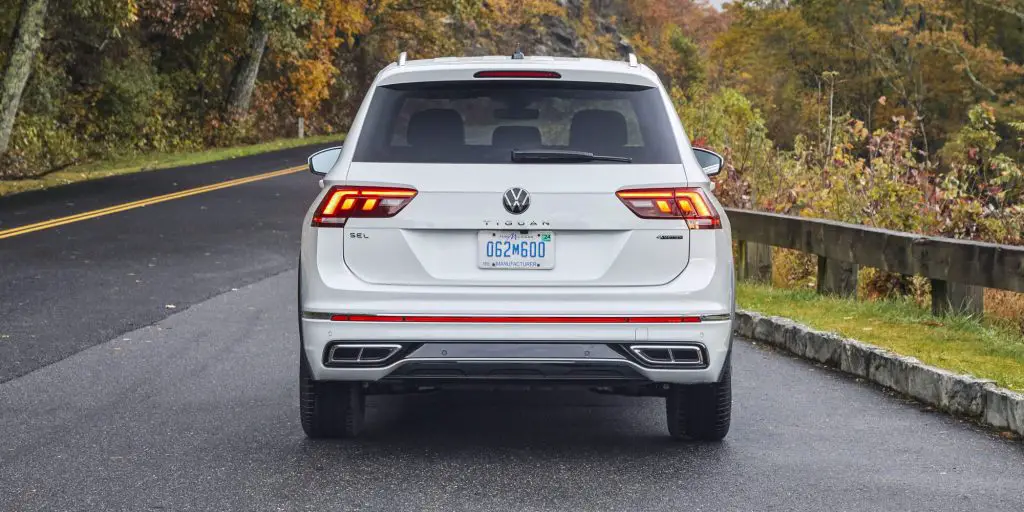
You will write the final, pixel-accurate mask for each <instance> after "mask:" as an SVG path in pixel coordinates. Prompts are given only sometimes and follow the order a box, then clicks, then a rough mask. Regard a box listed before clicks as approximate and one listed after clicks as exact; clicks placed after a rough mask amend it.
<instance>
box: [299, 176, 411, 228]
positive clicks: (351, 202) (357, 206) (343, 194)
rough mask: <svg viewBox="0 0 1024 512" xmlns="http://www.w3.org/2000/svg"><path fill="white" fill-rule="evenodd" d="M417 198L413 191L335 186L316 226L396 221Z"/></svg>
mask: <svg viewBox="0 0 1024 512" xmlns="http://www.w3.org/2000/svg"><path fill="white" fill-rule="evenodd" d="M414 197H416V190H415V189H411V188H399V187H348V186H334V187H332V188H331V190H330V191H329V192H327V195H325V196H324V198H323V200H322V201H320V206H319V207H317V209H316V213H315V214H314V215H313V225H314V226H319V227H341V226H344V225H345V221H346V220H348V219H350V218H352V217H394V216H395V215H397V214H398V212H400V211H402V208H405V206H406V205H407V204H409V201H412V198H414Z"/></svg>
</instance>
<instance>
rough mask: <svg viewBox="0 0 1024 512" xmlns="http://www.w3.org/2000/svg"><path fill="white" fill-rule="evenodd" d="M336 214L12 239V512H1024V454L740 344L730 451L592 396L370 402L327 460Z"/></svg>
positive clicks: (155, 221) (4, 454) (271, 186)
mask: <svg viewBox="0 0 1024 512" xmlns="http://www.w3.org/2000/svg"><path fill="white" fill-rule="evenodd" d="M304 152H305V151H301V153H304ZM275 158H278V159H281V160H284V161H281V162H277V161H273V162H272V160H273V159H275ZM297 158H298V154H297V153H293V154H289V155H285V156H281V155H275V156H270V157H264V158H255V159H250V160H248V161H246V162H244V163H239V162H237V161H236V162H233V163H229V164H220V165H222V166H238V167H237V168H234V169H235V170H234V171H230V172H228V171H223V172H225V174H230V175H231V177H237V176H240V175H245V173H249V174H256V173H258V172H265V171H269V170H274V169H276V168H282V167H287V166H290V165H294V164H295V163H296V160H297ZM196 171H205V169H199V170H197V169H192V170H190V171H183V170H174V171H159V172H154V173H149V174H150V175H151V176H152V177H147V176H145V175H139V177H135V178H133V179H135V180H141V181H140V183H139V184H138V186H139V193H140V194H141V193H142V192H143V191H145V190H147V185H146V184H145V183H146V181H147V180H149V179H152V180H153V183H151V184H150V185H149V187H152V189H153V193H152V194H153V195H156V194H159V193H164V192H166V191H167V190H168V189H166V188H164V189H161V188H160V184H161V183H164V180H165V179H166V180H169V181H168V183H173V182H174V181H173V179H177V178H178V177H180V179H181V180H184V179H190V178H192V177H191V176H186V175H189V174H199V173H198V172H196ZM161 173H166V174H161ZM212 174H213V173H211V174H209V175H208V174H204V177H206V178H207V179H228V178H229V177H228V176H221V177H220V178H215V177H211V175H212ZM182 182H183V181H182ZM179 183H181V182H179ZM196 184H200V183H193V184H192V185H190V186H195V185H196ZM165 185H166V184H165ZM91 186H94V187H96V185H91ZM110 186H111V187H113V185H110ZM179 186H182V185H179ZM96 191H97V192H96V193H97V194H100V195H102V194H108V193H109V194H111V195H110V197H107V198H106V200H103V198H99V199H96V198H91V199H89V201H93V204H94V205H97V206H91V207H102V206H108V205H109V204H112V203H111V201H117V200H122V199H123V200H132V199H137V198H138V197H134V196H133V197H127V198H121V197H118V196H117V194H116V193H113V192H108V191H107V188H104V187H97V188H96ZM67 193H68V192H66V191H62V192H60V193H55V194H54V196H56V197H57V198H50V196H47V195H45V194H44V195H40V196H37V200H36V201H33V202H23V203H22V205H21V206H20V207H19V208H21V210H20V211H22V212H23V213H21V214H20V215H21V216H20V217H18V218H19V219H28V218H29V217H31V216H32V215H36V217H35V218H34V220H41V219H42V218H46V217H45V216H43V217H39V213H38V212H39V211H43V212H45V211H47V210H48V209H50V208H53V207H55V206H56V203H58V202H59V201H60V200H61V199H60V198H59V197H60V195H61V194H67ZM315 193H316V184H315V180H314V179H313V178H312V177H310V176H307V175H302V174H296V175H289V176H284V177H280V178H274V179H271V180H266V181H260V182H256V183H250V184H246V185H241V186H239V187H235V188H232V189H225V190H220V191H216V192H211V193H209V194H203V195H199V196H193V197H188V198H183V199H180V200H176V201H171V202H167V203H162V204H159V205H154V206H150V207H146V208H142V209H137V210H132V211H129V212H124V213H119V214H115V215H110V216H107V217H102V218H98V219H92V220H88V221H84V222H80V223H75V224H69V225H67V226H63V227H61V228H57V229H53V230H46V231H40V232H36V233H30V234H27V235H23V236H18V237H13V238H8V239H5V240H0V335H3V336H4V337H2V338H0V372H2V373H0V376H3V378H4V380H5V381H6V382H3V383H0V510H3V511H6V510H14V511H20V510H130V511H137V510H204V511H205V510H467V511H488V510H496V511H509V510H713V511H721V510H780V511H790V510H813V511H824V510H850V511H853V510H857V511H865V510H866V511H874V510H879V511H897V510H950V511H953V510H955V511H966V510H1000V511H1003V510H1005V511H1010V510H1024V445H1022V444H1021V443H1020V442H1016V441H1007V440H1004V439H1001V438H1000V437H998V436H996V435H995V434H993V433H991V432H989V431H986V430H983V429H980V428H978V427H975V426H973V425H971V424H969V423H965V422H962V421H959V420H955V419H952V418H949V417H947V416H945V415H942V414H936V413H933V412H929V411H927V410H925V409H923V408H922V407H921V406H919V405H917V404H915V403H913V402H908V401H905V400H902V399H899V398H896V397H893V396H891V395H890V394H888V393H886V392H884V391H882V390H880V389H879V388H877V387H874V386H871V385H867V384H864V383H860V382H857V381H855V380H853V379H851V378H849V377H846V376H843V375H840V374H837V373H834V372H832V371H830V370H827V369H823V368H819V367H816V366H814V365H811V364H808V363H806V362H803V361H799V360H795V359H791V358H789V357H787V356H785V355H782V354H778V353H775V352H771V351H767V350H765V349H762V348H761V347H758V346H755V345H753V344H750V343H749V342H746V341H743V340H740V341H739V342H738V343H737V352H736V354H735V360H734V364H735V372H736V373H735V376H734V385H735V394H734V422H733V430H732V432H731V434H730V435H729V437H728V438H727V439H726V441H725V442H723V443H720V444H680V443H673V442H670V441H668V440H667V439H666V437H665V426H664V412H663V406H662V403H661V401H660V400H658V399H653V398H652V399H646V398H645V399H635V398H624V397H607V396H600V395H595V394H590V393H587V392H575V391H574V392H559V393H548V394H538V393H512V392H506V393H500V394H496V393H437V394H429V395H416V396H404V397H372V398H371V399H370V402H369V417H368V433H367V435H366V436H365V437H364V438H361V439H358V440H353V441H340V442H313V441H308V440H306V439H305V438H304V436H303V434H302V430H301V428H300V426H299V422H298V411H297V399H298V383H297V375H296V372H297V364H298V361H297V350H296V344H297V336H296V333H295V329H296V322H295V316H296V315H295V311H294V308H295V295H294V293H295V292H294V282H295V271H294V266H295V259H296V255H297V254H296V253H297V240H298V222H299V218H300V217H301V215H302V213H303V212H304V210H305V208H306V206H307V204H308V202H309V200H310V198H311V197H312V196H313V195H314V194H315ZM128 196H131V194H128ZM70 197H71V196H67V197H66V198H65V199H64V200H65V201H66V200H67V198H70ZM90 197H91V196H90ZM20 201H25V200H24V199H20ZM82 201H86V199H81V200H77V201H76V204H81V202H82ZM40 205H41V206H40ZM15 206H17V205H15ZM75 207H76V206H72V207H68V208H75ZM83 208H90V207H83ZM14 209H15V207H14V206H11V202H7V203H4V202H0V218H2V219H4V220H5V222H8V225H7V226H4V227H10V225H11V224H13V225H18V224H20V223H26V222H30V221H18V222H11V221H9V219H10V218H12V217H11V212H12V211H14ZM34 212H35V213H34ZM68 213H74V212H73V211H72V212H66V211H65V212H62V213H61V215H66V214H68ZM34 220H33V221H34ZM0 229H3V227H0ZM72 256H73V257H72ZM129 274H134V275H129ZM168 304H173V305H175V306H176V307H175V308H166V307H165V306H166V305H168Z"/></svg>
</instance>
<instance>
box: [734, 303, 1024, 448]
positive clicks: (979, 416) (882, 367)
mask: <svg viewBox="0 0 1024 512" xmlns="http://www.w3.org/2000/svg"><path fill="white" fill-rule="evenodd" d="M735 329H736V334H738V335H740V336H743V337H745V338H749V339H752V340H756V341H760V342H764V343H768V344H770V345H774V346H776V347H779V348H782V349H785V350H787V351H789V352H792V353H794V354H796V355H798V356H800V357H803V358H805V359H810V360H812V361H817V362H819V363H823V364H826V365H828V366H831V367H833V368H838V369H840V370H842V371H844V372H846V373H851V374H853V375H856V376H858V377H862V378H865V379H867V380H870V381H872V382H875V383H877V384H881V385H883V386H885V387H887V388H890V389H892V390H894V391H897V392H899V393H901V394H903V395H907V396H910V397H912V398H915V399H917V400H919V401H921V402H924V403H926V404H929V405H932V406H934V407H935V408H937V409H940V410H943V411H946V412H948V413H950V414H955V415H957V416H967V417H970V418H974V419H976V420H978V421H980V422H982V423H984V424H986V425H989V426H992V427H996V428H999V429H1003V430H1010V431H1013V432H1015V433H1017V434H1020V435H1022V436H1024V394H1020V393H1016V392H1013V391H1010V390H1008V389H1005V388H1001V387H998V386H996V385H995V382H993V381H991V380H985V379H976V378H974V377H971V376H969V375H959V374H956V373H953V372H950V371H948V370H943V369H941V368H935V367H933V366H928V365H926V364H924V363H922V362H921V361H918V360H917V359H915V358H913V357H906V356H901V355H899V354H896V353H893V352H890V351H888V350H885V349H882V348H879V347H876V346H874V345H869V344H867V343H863V342H860V341H857V340H852V339H847V338H843V337H841V336H838V335H836V334H834V333H830V332H821V331H815V330H813V329H811V328H810V327H807V326H805V325H802V324H798V323H796V322H794V321H792V320H789V319H786V318H780V317H774V316H773V317H767V316H763V315H761V314H758V313H754V312H750V311H737V312H736V323H735Z"/></svg>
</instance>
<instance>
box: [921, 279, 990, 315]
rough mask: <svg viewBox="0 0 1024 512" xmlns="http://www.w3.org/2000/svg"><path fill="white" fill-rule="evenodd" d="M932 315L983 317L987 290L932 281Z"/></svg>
mask: <svg viewBox="0 0 1024 512" xmlns="http://www.w3.org/2000/svg"><path fill="white" fill-rule="evenodd" d="M931 282H932V314H933V315H935V316H945V315H948V314H965V315H972V316H981V315H982V314H984V313H985V288H983V287H981V286H971V285H967V284H960V283H951V282H949V281H942V280H940V279H932V280H931Z"/></svg>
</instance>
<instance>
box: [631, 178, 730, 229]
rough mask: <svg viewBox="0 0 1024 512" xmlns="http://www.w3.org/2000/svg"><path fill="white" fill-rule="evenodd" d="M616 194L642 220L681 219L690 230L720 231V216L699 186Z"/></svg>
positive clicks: (647, 189)
mask: <svg viewBox="0 0 1024 512" xmlns="http://www.w3.org/2000/svg"><path fill="white" fill-rule="evenodd" d="M615 195H617V196H619V199H621V200H622V202H623V203H624V204H625V205H626V206H627V207H628V208H629V209H630V210H632V211H633V213H635V214H636V215H637V216H638V217H641V218H644V219H684V220H686V225H687V226H689V228H690V229H721V228H722V218H721V216H719V215H718V211H716V210H715V207H714V206H713V205H712V204H711V201H709V200H708V197H707V195H705V193H704V189H701V188H698V187H694V188H674V189H673V188H645V189H630V190H620V191H618V192H616V194H615Z"/></svg>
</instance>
